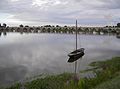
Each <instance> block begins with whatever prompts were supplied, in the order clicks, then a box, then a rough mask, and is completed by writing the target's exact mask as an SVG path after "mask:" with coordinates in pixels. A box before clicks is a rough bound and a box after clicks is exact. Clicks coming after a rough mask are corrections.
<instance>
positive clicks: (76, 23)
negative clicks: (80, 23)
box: [75, 20, 77, 76]
mask: <svg viewBox="0 0 120 89" xmlns="http://www.w3.org/2000/svg"><path fill="white" fill-rule="evenodd" d="M76 50H77V20H76ZM76 74H77V61H75V76H76Z"/></svg>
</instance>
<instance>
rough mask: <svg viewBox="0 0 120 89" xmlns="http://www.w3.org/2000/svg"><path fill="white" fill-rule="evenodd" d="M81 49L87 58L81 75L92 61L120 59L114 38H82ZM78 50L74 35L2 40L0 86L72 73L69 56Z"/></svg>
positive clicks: (119, 44)
mask: <svg viewBox="0 0 120 89" xmlns="http://www.w3.org/2000/svg"><path fill="white" fill-rule="evenodd" d="M78 47H84V48H85V56H84V57H83V58H82V59H81V61H80V60H79V61H78V71H79V70H83V69H86V68H88V64H89V63H90V62H92V61H97V60H104V59H106V58H111V57H114V56H120V39H117V38H116V37H115V36H98V35H79V36H78ZM74 49H75V35H70V34H69V35H68V34H42V33H40V34H22V35H21V34H19V33H7V35H6V36H3V35H1V36H0V85H2V84H9V83H12V82H14V81H19V80H21V79H24V78H26V77H29V76H33V75H38V74H41V73H50V74H51V73H63V72H73V69H74V66H73V65H74V64H69V63H67V60H68V56H67V54H68V53H69V52H71V51H73V50H74Z"/></svg>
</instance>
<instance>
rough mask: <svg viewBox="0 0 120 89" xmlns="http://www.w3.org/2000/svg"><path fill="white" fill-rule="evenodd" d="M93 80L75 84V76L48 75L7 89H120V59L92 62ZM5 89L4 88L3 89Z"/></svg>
mask: <svg viewBox="0 0 120 89" xmlns="http://www.w3.org/2000/svg"><path fill="white" fill-rule="evenodd" d="M90 66H92V67H93V68H92V69H89V70H86V71H84V72H89V71H92V72H93V73H94V77H93V78H81V79H79V80H78V82H74V80H73V74H70V73H64V74H60V75H48V76H46V77H44V78H38V79H35V80H32V81H29V82H26V83H24V84H21V83H16V84H14V85H12V86H11V87H8V88H6V89H120V85H119V84H120V57H115V58H111V59H109V60H107V61H99V62H92V63H91V64H90ZM1 89H3V88H1Z"/></svg>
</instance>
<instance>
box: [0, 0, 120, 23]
mask: <svg viewBox="0 0 120 89" xmlns="http://www.w3.org/2000/svg"><path fill="white" fill-rule="evenodd" d="M0 12H1V13H2V14H3V15H4V14H10V15H12V17H9V19H8V21H7V20H2V21H5V22H6V23H7V22H8V23H10V24H15V22H17V23H18V24H21V23H24V24H25V23H26V24H28V25H29V24H30V25H35V24H38V25H41V24H73V23H74V20H75V19H78V20H79V22H80V23H82V22H83V24H88V23H89V24H96V23H102V25H103V24H105V23H106V21H105V20H104V19H106V20H108V18H105V17H106V16H108V15H109V14H110V15H111V16H112V17H111V18H112V19H113V20H117V19H119V16H120V1H119V0H92V1H91V2H90V1H89V0H65V1H64V0H44V1H43V0H1V2H0ZM115 13H116V14H115ZM10 19H12V20H10ZM90 19H91V20H92V19H93V21H89V20H90ZM13 20H16V21H13ZM2 21H0V22H2ZM102 21H103V22H102ZM108 21H109V20H108ZM117 21H118V20H117ZM13 22H14V23H13ZM85 22H87V23H85Z"/></svg>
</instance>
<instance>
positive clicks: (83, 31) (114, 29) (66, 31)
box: [0, 26, 120, 35]
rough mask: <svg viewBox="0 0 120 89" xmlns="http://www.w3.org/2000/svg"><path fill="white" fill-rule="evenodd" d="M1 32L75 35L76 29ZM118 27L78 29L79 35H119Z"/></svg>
mask: <svg viewBox="0 0 120 89" xmlns="http://www.w3.org/2000/svg"><path fill="white" fill-rule="evenodd" d="M1 32H19V33H59V34H74V33H75V27H74V26H73V27H42V26H41V27H0V33H1ZM117 33H120V28H118V27H78V34H98V35H105V34H113V35H114V34H117Z"/></svg>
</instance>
